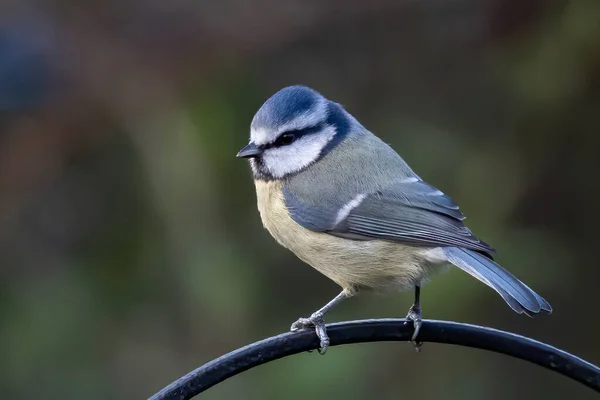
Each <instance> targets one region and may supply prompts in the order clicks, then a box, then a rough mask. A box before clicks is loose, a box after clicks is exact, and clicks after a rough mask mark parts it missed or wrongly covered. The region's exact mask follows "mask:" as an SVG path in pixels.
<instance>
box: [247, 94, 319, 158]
mask: <svg viewBox="0 0 600 400" xmlns="http://www.w3.org/2000/svg"><path fill="white" fill-rule="evenodd" d="M326 118H327V100H325V99H324V98H323V99H320V100H319V102H318V103H317V104H316V105H315V107H314V108H313V109H311V110H308V111H307V112H305V113H303V114H300V115H298V116H297V117H296V118H294V119H292V120H291V121H289V122H286V123H285V124H283V125H281V126H278V127H276V128H275V129H265V128H262V127H261V128H256V129H255V128H252V127H251V128H250V141H251V142H253V143H254V144H256V145H258V146H261V145H263V144H267V143H271V142H272V141H274V140H275V139H277V137H279V135H281V134H282V133H284V132H290V131H296V130H300V129H304V128H308V127H311V126H315V125H318V124H319V123H321V122H323V121H324V120H325V119H326Z"/></svg>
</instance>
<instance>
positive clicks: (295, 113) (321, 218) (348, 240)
mask: <svg viewBox="0 0 600 400" xmlns="http://www.w3.org/2000/svg"><path fill="white" fill-rule="evenodd" d="M237 157H243V158H248V159H249V160H250V166H251V169H252V173H253V175H254V182H255V186H256V195H257V203H258V210H259V212H260V216H261V219H262V223H263V225H264V227H265V228H266V229H267V230H268V231H269V232H270V234H271V235H272V236H273V237H274V238H275V240H276V241H277V242H278V243H279V244H280V245H282V246H283V247H285V248H287V249H289V250H291V251H292V252H293V253H294V254H295V255H296V256H297V257H298V258H300V259H301V260H302V261H304V262H305V263H307V264H309V265H311V266H312V267H313V268H315V269H316V270H317V271H319V272H321V273H322V274H323V275H325V276H327V277H328V278H329V279H331V280H333V281H334V282H336V283H337V284H338V285H339V286H341V288H342V291H341V293H340V294H339V295H337V296H336V297H335V298H334V299H333V300H331V301H330V302H329V303H327V304H326V305H325V306H324V307H322V308H321V309H319V310H317V311H315V312H314V313H313V314H312V315H311V316H310V317H308V318H300V319H299V320H297V321H296V322H294V324H293V325H292V330H297V329H304V328H311V329H313V328H314V329H315V331H316V333H317V335H318V336H319V338H320V340H321V342H320V345H321V352H324V351H325V350H326V349H327V346H328V345H329V338H328V336H327V332H326V329H325V324H324V321H323V316H324V315H325V313H326V312H328V311H329V310H331V309H332V308H333V307H334V306H335V305H336V304H338V303H339V302H341V301H342V300H343V299H346V298H348V297H351V296H353V295H355V294H356V293H358V292H362V291H367V290H369V291H377V292H393V291H402V290H412V289H414V290H415V301H414V304H413V305H412V307H410V309H409V312H408V315H407V320H408V321H412V322H413V324H414V335H413V337H412V340H413V343H414V342H415V340H416V338H417V335H418V333H419V328H420V327H421V318H422V312H421V307H420V304H419V297H420V289H421V286H422V285H423V284H424V283H425V282H427V281H428V279H429V278H430V277H431V276H432V275H433V274H434V273H436V272H439V271H442V270H443V269H446V268H445V267H446V266H448V265H454V266H456V267H458V268H460V269H462V270H463V271H465V272H467V273H468V274H470V275H471V276H473V277H475V278H477V279H478V280H480V281H481V282H483V283H485V284H486V285H488V286H489V287H491V288H492V289H494V290H495V291H496V292H497V293H498V294H499V295H500V296H501V297H502V298H503V299H504V301H505V302H506V303H507V304H508V305H509V306H510V307H511V308H512V309H513V310H514V311H515V312H517V313H519V314H522V313H524V314H527V315H529V316H531V315H533V314H537V313H539V312H541V311H545V312H548V313H550V312H551V311H552V307H551V306H550V304H549V303H548V302H547V301H546V300H544V299H543V298H542V297H541V296H539V295H538V294H537V293H535V292H534V291H533V290H531V289H530V288H529V287H528V286H527V285H525V284H524V283H523V282H521V281H520V280H519V279H517V278H516V277H515V276H513V275H512V274H511V273H510V272H508V271H507V270H505V269H504V268H502V267H501V266H500V265H498V264H496V263H495V262H494V261H493V259H492V253H493V252H494V250H493V249H492V247H490V246H489V245H488V244H487V243H485V242H483V241H481V240H480V239H478V238H477V237H476V236H475V235H474V234H473V233H472V232H471V231H470V230H469V228H467V227H466V226H465V225H464V224H463V220H464V219H465V217H464V215H463V214H462V212H461V211H460V210H459V208H458V206H457V205H456V204H455V203H454V201H452V199H451V198H450V197H448V196H447V195H445V194H444V193H443V192H442V191H440V190H438V189H436V188H435V187H433V186H431V185H430V184H428V183H426V182H425V181H423V180H422V179H421V178H420V177H419V176H418V175H417V174H416V173H415V172H413V170H412V169H411V168H410V167H409V166H408V164H406V162H405V161H404V160H403V159H402V158H401V157H400V156H399V155H398V153H396V152H395V151H394V150H393V149H392V148H391V147H390V146H388V145H387V144H386V143H384V142H383V141H382V140H380V139H379V138H378V137H377V136H375V135H374V134H373V133H371V132H370V131H368V130H367V129H366V128H365V127H363V126H362V125H361V124H360V123H359V122H358V121H357V120H356V119H355V118H354V117H353V116H352V115H350V113H348V112H347V111H346V110H345V109H344V108H343V107H342V106H341V105H339V104H337V103H335V102H333V101H330V100H328V99H326V98H325V97H323V96H322V95H321V94H320V93H318V92H316V91H315V90H313V89H310V88H308V87H305V86H291V87H287V88H284V89H281V90H280V91H279V92H277V93H275V94H274V95H273V96H272V97H270V98H269V99H268V100H267V101H266V102H265V103H264V104H263V105H262V107H261V108H260V109H259V110H258V112H257V113H256V115H255V116H254V118H253V120H252V123H251V126H250V143H249V144H248V145H247V146H246V147H244V148H243V149H242V150H240V152H239V153H238V154H237Z"/></svg>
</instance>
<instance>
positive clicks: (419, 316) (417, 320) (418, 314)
mask: <svg viewBox="0 0 600 400" xmlns="http://www.w3.org/2000/svg"><path fill="white" fill-rule="evenodd" d="M408 321H412V323H413V326H414V328H415V330H414V332H413V335H412V338H411V339H410V342H411V343H412V345H413V346H414V347H415V350H416V351H417V352H420V351H421V346H423V343H421V342H417V335H419V331H420V330H421V325H423V313H422V311H421V307H418V306H415V305H413V306H412V307H411V308H410V309H409V310H408V314H407V315H406V322H405V324H407V323H408Z"/></svg>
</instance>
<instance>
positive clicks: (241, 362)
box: [149, 319, 600, 400]
mask: <svg viewBox="0 0 600 400" xmlns="http://www.w3.org/2000/svg"><path fill="white" fill-rule="evenodd" d="M327 332H328V333H329V337H330V338H331V346H338V345H342V344H350V343H364V342H382V341H408V340H410V337H411V336H412V333H413V327H412V324H411V323H409V324H405V320H404V319H373V320H362V321H351V322H340V323H335V324H330V325H327ZM419 340H420V341H422V342H437V343H446V344H455V345H459V346H466V347H474V348H478V349H483V350H489V351H494V352H496V353H502V354H507V355H509V356H513V357H516V358H520V359H522V360H526V361H530V362H532V363H535V364H538V365H540V366H542V367H545V368H548V369H550V370H552V371H556V372H558V373H559V374H562V375H565V376H568V377H569V378H571V379H574V380H576V381H577V382H580V383H582V384H584V385H586V386H588V387H590V388H592V389H593V390H595V391H597V392H600V368H598V367H597V366H595V365H593V364H590V363H589V362H587V361H584V360H582V359H581V358H579V357H576V356H574V355H572V354H569V353H567V352H565V351H562V350H559V349H557V348H555V347H552V346H549V345H547V344H544V343H541V342H538V341H535V340H533V339H529V338H526V337H523V336H519V335H515V334H513V333H509V332H503V331H499V330H496V329H491V328H484V327H481V326H476V325H468V324H462V323H457V322H447V321H434V320H424V321H423V326H422V328H421V331H420V332H419ZM318 346H319V340H318V339H317V336H316V335H315V333H314V331H312V330H304V331H299V332H289V333H284V334H282V335H278V336H274V337H270V338H267V339H264V340H261V341H259V342H255V343H252V344H250V345H248V346H245V347H242V348H240V349H238V350H235V351H232V352H231V353H228V354H225V355H224V356H222V357H219V358H217V359H215V360H213V361H211V362H209V363H207V364H205V365H203V366H201V367H199V368H198V369H196V370H194V371H192V372H190V373H189V374H187V375H185V376H183V377H181V378H179V379H178V380H176V381H175V382H173V383H171V384H170V385H169V386H167V387H165V388H164V389H163V390H161V391H160V392H158V393H156V394H155V395H154V396H152V397H150V399H149V400H187V399H191V398H192V397H194V396H196V395H197V394H200V393H202V392H204V391H205V390H207V389H209V388H210V387H212V386H214V385H216V384H217V383H219V382H222V381H224V380H225V379H227V378H230V377H232V376H234V375H237V374H239V373H240V372H243V371H246V370H248V369H250V368H253V367H256V366H258V365H261V364H265V363H268V362H270V361H273V360H277V359H279V358H283V357H286V356H289V355H292V354H297V353H302V352H305V351H308V350H314V349H317V348H318ZM315 362H318V360H315Z"/></svg>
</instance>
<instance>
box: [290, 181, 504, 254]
mask: <svg viewBox="0 0 600 400" xmlns="http://www.w3.org/2000/svg"><path fill="white" fill-rule="evenodd" d="M284 195H285V200H286V206H287V207H288V210H289V211H290V215H291V217H292V218H293V219H294V221H296V222H297V223H298V224H300V225H302V226H303V227H305V228H307V229H310V230H313V231H318V232H327V233H329V234H331V235H335V236H339V237H344V238H349V239H355V240H373V239H384V240H391V241H398V242H403V243H407V244H412V245H415V246H417V245H421V246H457V247H463V248H466V249H470V250H475V251H478V252H483V253H485V254H486V255H489V253H491V252H494V250H493V249H492V248H491V247H490V246H489V245H488V244H486V243H484V242H483V241H481V240H479V239H478V238H477V237H475V235H473V233H472V232H471V231H470V230H469V229H468V228H467V227H466V226H465V225H464V224H463V223H462V221H463V220H464V219H465V217H464V215H463V214H462V212H461V211H460V210H459V208H458V206H457V205H456V204H455V203H454V202H453V201H452V199H451V198H450V197H448V196H446V195H445V194H443V193H442V192H441V191H439V190H437V189H436V188H434V187H433V186H431V185H429V184H427V183H425V182H423V181H421V180H418V179H417V178H414V180H413V179H412V178H411V179H407V180H405V181H401V182H398V183H396V184H394V185H392V186H390V187H388V188H386V189H383V190H379V191H377V192H374V193H368V194H358V195H356V196H355V197H354V198H353V199H350V200H348V202H346V203H345V204H343V205H341V206H340V205H339V204H334V203H333V202H332V203H329V202H327V201H322V202H320V203H315V204H313V205H308V204H306V203H303V202H301V201H299V200H298V198H297V197H295V196H294V194H293V193H292V192H291V191H288V190H285V189H284Z"/></svg>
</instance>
